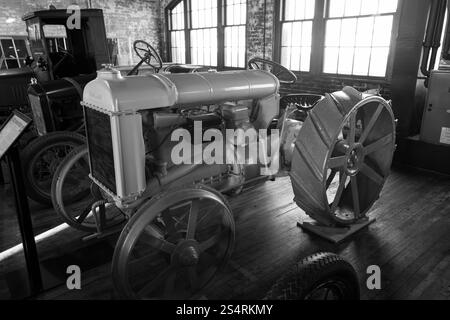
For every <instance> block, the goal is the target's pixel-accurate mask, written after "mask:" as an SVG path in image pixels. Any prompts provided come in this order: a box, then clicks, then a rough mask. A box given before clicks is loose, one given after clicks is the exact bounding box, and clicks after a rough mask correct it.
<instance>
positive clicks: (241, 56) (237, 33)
mask: <svg viewBox="0 0 450 320" xmlns="http://www.w3.org/2000/svg"><path fill="white" fill-rule="evenodd" d="M246 22H247V4H246V1H245V0H226V2H225V67H238V68H245V63H246V61H245V50H246V46H245V24H246Z"/></svg>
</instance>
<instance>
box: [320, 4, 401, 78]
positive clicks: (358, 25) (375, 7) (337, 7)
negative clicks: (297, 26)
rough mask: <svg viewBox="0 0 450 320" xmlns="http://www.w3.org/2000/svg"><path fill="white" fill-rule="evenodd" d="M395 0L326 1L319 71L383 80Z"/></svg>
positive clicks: (395, 8)
mask: <svg viewBox="0 0 450 320" xmlns="http://www.w3.org/2000/svg"><path fill="white" fill-rule="evenodd" d="M397 5H398V1H397V0H329V1H328V8H326V9H327V10H326V12H327V15H326V16H327V19H326V31H325V51H324V59H323V72H324V73H329V74H342V75H355V76H370V77H385V76H386V71H387V65H388V58H389V51H390V45H391V34H392V26H393V21H394V14H395V13H396V11H397Z"/></svg>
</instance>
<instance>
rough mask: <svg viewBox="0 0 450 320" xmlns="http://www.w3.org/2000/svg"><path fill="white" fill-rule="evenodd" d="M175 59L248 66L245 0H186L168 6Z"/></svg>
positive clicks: (206, 64)
mask: <svg viewBox="0 0 450 320" xmlns="http://www.w3.org/2000/svg"><path fill="white" fill-rule="evenodd" d="M167 17H168V23H167V30H168V36H169V41H168V43H169V48H168V49H169V53H170V58H171V60H172V62H179V63H192V64H199V65H205V66H213V67H217V68H224V67H234V68H236V67H239V68H244V67H245V63H246V61H245V58H246V56H245V55H246V45H245V41H246V39H245V33H246V21H247V19H246V17H247V1H246V0H183V1H178V2H173V3H172V4H171V5H170V6H169V7H168V10H167Z"/></svg>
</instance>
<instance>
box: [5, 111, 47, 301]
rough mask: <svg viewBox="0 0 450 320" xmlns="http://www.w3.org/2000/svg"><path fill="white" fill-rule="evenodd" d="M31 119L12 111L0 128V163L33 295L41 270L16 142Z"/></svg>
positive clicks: (39, 289) (37, 285) (40, 289)
mask: <svg viewBox="0 0 450 320" xmlns="http://www.w3.org/2000/svg"><path fill="white" fill-rule="evenodd" d="M30 123H31V119H30V118H28V117H27V116H25V115H24V114H22V113H20V112H18V111H14V112H13V113H12V114H11V116H10V117H9V118H8V120H7V121H5V123H4V124H3V125H2V127H1V128H0V159H1V158H3V156H5V157H6V159H7V162H8V165H9V168H10V175H11V185H12V187H13V191H14V198H15V205H16V210H17V219H18V222H19V228H20V234H21V236H22V244H23V251H24V255H25V261H26V266H27V271H28V279H29V284H30V291H31V294H32V295H36V294H38V293H39V292H41V291H42V289H43V284H42V276H41V270H40V266H39V259H38V254H37V249H36V242H35V239H34V232H33V224H32V220H31V215H30V208H29V205H28V198H27V194H26V191H25V185H24V182H23V173H22V165H21V163H20V153H19V149H18V146H17V141H18V140H19V138H20V137H21V135H22V134H23V133H24V131H25V130H26V129H27V128H28V126H29V125H30Z"/></svg>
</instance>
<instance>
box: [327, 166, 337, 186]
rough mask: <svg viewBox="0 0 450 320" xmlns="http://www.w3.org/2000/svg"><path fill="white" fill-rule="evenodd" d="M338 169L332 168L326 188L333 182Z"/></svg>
mask: <svg viewBox="0 0 450 320" xmlns="http://www.w3.org/2000/svg"><path fill="white" fill-rule="evenodd" d="M336 173H337V171H336V170H332V171H331V173H330V176H329V177H328V179H327V184H326V188H327V190H328V188H329V187H330V185H331V183H332V182H333V180H334V178H335V177H336Z"/></svg>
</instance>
